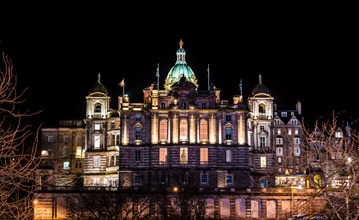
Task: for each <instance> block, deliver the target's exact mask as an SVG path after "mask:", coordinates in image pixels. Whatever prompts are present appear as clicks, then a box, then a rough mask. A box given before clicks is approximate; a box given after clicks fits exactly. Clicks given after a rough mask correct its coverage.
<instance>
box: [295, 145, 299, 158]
mask: <svg viewBox="0 0 359 220" xmlns="http://www.w3.org/2000/svg"><path fill="white" fill-rule="evenodd" d="M294 156H297V157H298V156H300V148H299V147H295V148H294Z"/></svg>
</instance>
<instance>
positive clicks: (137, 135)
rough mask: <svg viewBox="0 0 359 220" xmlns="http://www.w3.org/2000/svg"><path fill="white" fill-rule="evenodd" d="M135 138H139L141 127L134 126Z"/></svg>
mask: <svg viewBox="0 0 359 220" xmlns="http://www.w3.org/2000/svg"><path fill="white" fill-rule="evenodd" d="M135 133H136V134H135V139H136V140H141V128H135Z"/></svg>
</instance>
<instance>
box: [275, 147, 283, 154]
mask: <svg viewBox="0 0 359 220" xmlns="http://www.w3.org/2000/svg"><path fill="white" fill-rule="evenodd" d="M276 153H277V155H283V148H282V147H277V148H276Z"/></svg>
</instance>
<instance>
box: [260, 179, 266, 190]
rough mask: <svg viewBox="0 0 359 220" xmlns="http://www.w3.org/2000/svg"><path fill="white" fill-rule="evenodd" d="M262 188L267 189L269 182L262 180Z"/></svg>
mask: <svg viewBox="0 0 359 220" xmlns="http://www.w3.org/2000/svg"><path fill="white" fill-rule="evenodd" d="M261 188H267V180H266V179H261Z"/></svg>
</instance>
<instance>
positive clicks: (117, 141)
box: [116, 134, 120, 145]
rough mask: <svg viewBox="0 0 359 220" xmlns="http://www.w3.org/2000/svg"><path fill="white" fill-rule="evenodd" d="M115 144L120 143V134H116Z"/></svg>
mask: <svg viewBox="0 0 359 220" xmlns="http://www.w3.org/2000/svg"><path fill="white" fill-rule="evenodd" d="M116 145H120V135H119V134H116Z"/></svg>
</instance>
